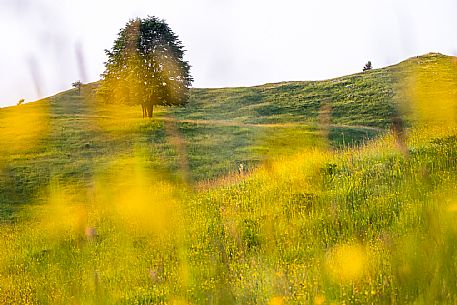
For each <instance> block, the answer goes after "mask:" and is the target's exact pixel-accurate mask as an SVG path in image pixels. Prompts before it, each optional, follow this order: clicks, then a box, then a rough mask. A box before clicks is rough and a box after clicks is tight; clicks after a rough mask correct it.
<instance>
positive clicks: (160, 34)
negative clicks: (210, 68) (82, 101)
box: [97, 16, 193, 117]
mask: <svg viewBox="0 0 457 305" xmlns="http://www.w3.org/2000/svg"><path fill="white" fill-rule="evenodd" d="M105 53H106V55H107V56H108V60H107V62H105V72H104V73H103V74H102V75H101V77H102V80H101V83H100V87H99V89H98V91H97V95H98V96H99V97H100V98H101V99H102V100H103V101H104V102H106V103H123V104H130V105H138V104H139V105H141V106H142V109H143V117H146V116H147V117H152V115H153V109H154V106H155V105H163V106H172V105H184V104H185V103H186V102H187V100H188V90H189V87H190V86H191V84H192V81H193V79H192V77H191V75H190V65H189V63H188V62H187V61H185V60H184V59H183V57H184V48H183V45H182V43H181V41H180V40H179V39H178V36H177V35H176V34H175V33H173V31H172V30H171V29H170V27H169V26H168V24H167V23H166V22H165V21H164V20H161V19H158V18H156V17H151V16H150V17H147V18H145V19H140V18H136V19H132V20H130V21H129V22H128V23H127V24H126V25H125V27H124V28H123V29H121V31H120V32H119V34H118V37H117V39H116V40H115V41H114V45H113V47H112V49H111V50H105Z"/></svg>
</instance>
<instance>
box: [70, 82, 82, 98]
mask: <svg viewBox="0 0 457 305" xmlns="http://www.w3.org/2000/svg"><path fill="white" fill-rule="evenodd" d="M71 85H72V86H73V87H75V88H76V89H78V95H81V87H82V85H83V83H81V81H79V80H78V81H76V82H74V83H72V84H71Z"/></svg>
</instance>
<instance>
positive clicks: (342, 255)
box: [326, 244, 367, 282]
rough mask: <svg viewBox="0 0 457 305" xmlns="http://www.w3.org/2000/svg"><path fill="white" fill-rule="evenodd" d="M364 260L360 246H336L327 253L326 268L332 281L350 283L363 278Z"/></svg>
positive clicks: (363, 253) (364, 254) (364, 256)
mask: <svg viewBox="0 0 457 305" xmlns="http://www.w3.org/2000/svg"><path fill="white" fill-rule="evenodd" d="M366 260H367V259H366V253H365V251H364V249H363V248H362V247H361V246H359V245H350V244H344V245H338V246H336V247H334V248H333V249H332V250H330V252H329V253H328V255H327V258H326V267H327V271H328V272H329V274H330V276H331V277H332V278H333V279H334V280H336V281H341V282H350V281H355V280H358V279H360V278H361V277H362V276H363V273H364V271H365V269H366Z"/></svg>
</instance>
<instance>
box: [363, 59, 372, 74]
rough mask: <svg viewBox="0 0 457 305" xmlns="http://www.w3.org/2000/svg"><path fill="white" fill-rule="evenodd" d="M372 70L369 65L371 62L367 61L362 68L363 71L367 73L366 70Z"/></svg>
mask: <svg viewBox="0 0 457 305" xmlns="http://www.w3.org/2000/svg"><path fill="white" fill-rule="evenodd" d="M371 69H373V66H372V65H371V61H368V62H367V63H366V64H365V66H364V67H363V71H364V72H365V71H368V70H371Z"/></svg>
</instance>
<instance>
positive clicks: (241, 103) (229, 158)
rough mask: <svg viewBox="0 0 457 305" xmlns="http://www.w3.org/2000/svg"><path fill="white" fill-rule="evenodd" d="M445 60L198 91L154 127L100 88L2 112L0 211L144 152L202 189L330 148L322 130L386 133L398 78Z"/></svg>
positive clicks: (339, 140)
mask: <svg viewBox="0 0 457 305" xmlns="http://www.w3.org/2000/svg"><path fill="white" fill-rule="evenodd" d="M448 61H449V58H448V57H446V56H443V55H439V54H428V55H426V56H422V57H417V58H412V59H409V60H407V61H405V62H403V63H401V64H399V65H396V66H392V67H388V68H384V69H377V70H372V71H368V72H364V73H359V74H355V75H350V76H345V77H341V78H337V79H333V80H328V81H320V82H285V83H278V84H266V85H263V86H257V87H249V88H224V89H192V91H191V98H190V101H189V104H188V105H187V107H185V108H159V109H158V111H157V112H156V114H155V118H154V119H152V120H147V119H141V111H140V109H138V108H137V107H126V106H122V105H99V104H97V103H95V102H94V101H93V99H92V98H91V96H92V95H93V91H94V89H95V88H96V87H97V84H96V83H94V84H89V85H86V86H85V88H84V90H83V94H82V95H81V96H79V95H78V94H77V92H76V90H69V91H66V92H63V93H60V94H57V95H56V96H53V97H50V98H47V99H44V100H41V101H38V102H35V103H29V104H25V105H21V106H16V107H9V108H4V109H1V110H0V127H1V136H0V147H1V149H2V151H1V152H2V154H1V157H0V184H1V185H2V187H1V188H0V201H1V202H2V206H1V207H0V209H1V210H5V211H4V212H3V213H2V214H4V215H10V216H11V211H10V208H11V207H12V206H16V205H17V204H21V203H30V202H34V201H36V197H37V196H38V195H37V194H39V193H40V192H46V190H43V186H46V185H48V184H49V182H50V181H53V180H56V181H67V180H71V181H76V182H78V183H83V184H84V183H88V182H87V181H90V180H91V178H92V177H93V175H94V174H95V173H96V172H97V171H98V170H100V168H103V166H105V165H106V164H107V163H109V162H110V161H111V160H115V159H116V158H119V157H120V156H128V155H132V154H140V155H142V156H144V157H145V158H146V159H147V160H148V166H149V167H150V168H151V169H153V170H154V171H156V172H160V173H161V174H163V175H166V176H168V177H169V178H170V179H185V180H187V181H190V182H198V181H204V180H208V179H214V178H217V177H221V176H225V175H227V174H228V173H234V172H237V171H238V170H239V167H240V164H243V169H244V171H246V170H248V171H249V170H251V169H252V168H254V167H255V166H256V165H258V164H260V163H262V162H264V161H266V160H268V159H269V158H271V157H274V156H278V155H290V154H293V153H295V152H297V151H300V150H301V149H303V148H304V147H309V146H310V145H326V143H325V142H326V139H324V138H323V136H324V137H325V134H326V132H328V133H329V140H330V143H331V144H332V145H333V146H334V147H339V146H341V145H348V144H352V143H354V144H357V143H361V142H363V141H365V140H367V139H370V138H373V137H375V136H376V135H378V134H380V133H383V131H384V130H386V129H387V128H388V127H389V125H390V121H391V118H392V116H393V115H394V114H395V113H396V107H395V98H396V94H395V90H398V88H397V87H398V86H399V85H398V82H396V81H395V80H396V79H398V78H402V73H407V72H408V70H409V69H410V68H411V66H415V67H420V68H422V69H427V67H430V66H433V65H440V66H445V65H446V64H445V62H448ZM322 105H331V114H330V116H331V120H330V125H329V126H328V128H329V130H327V131H325V130H324V131H322V130H321V126H319V125H318V124H317V123H318V116H319V111H320V109H321V108H322ZM324 129H325V128H324ZM183 177H184V178H183ZM38 197H39V196H38Z"/></svg>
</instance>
